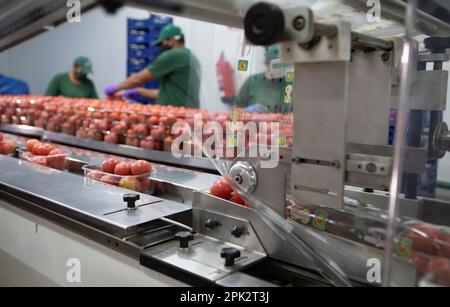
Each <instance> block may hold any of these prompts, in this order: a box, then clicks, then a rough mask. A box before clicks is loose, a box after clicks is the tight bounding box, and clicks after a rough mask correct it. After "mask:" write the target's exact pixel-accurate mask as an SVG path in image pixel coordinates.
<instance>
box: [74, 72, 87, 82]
mask: <svg viewBox="0 0 450 307" xmlns="http://www.w3.org/2000/svg"><path fill="white" fill-rule="evenodd" d="M75 77H77V79H78V80H80V81H85V80H86V79H87V75H86V74H83V73H81V72H77V73H75Z"/></svg>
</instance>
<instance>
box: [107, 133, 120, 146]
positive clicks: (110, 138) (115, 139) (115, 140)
mask: <svg viewBox="0 0 450 307" xmlns="http://www.w3.org/2000/svg"><path fill="white" fill-rule="evenodd" d="M105 142H106V143H111V144H119V135H118V134H117V133H114V132H113V133H110V134H108V135H107V136H105Z"/></svg>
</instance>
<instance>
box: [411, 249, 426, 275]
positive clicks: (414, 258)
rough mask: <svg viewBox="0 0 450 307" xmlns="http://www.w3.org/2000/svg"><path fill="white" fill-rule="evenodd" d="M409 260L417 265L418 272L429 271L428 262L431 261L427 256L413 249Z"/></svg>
mask: <svg viewBox="0 0 450 307" xmlns="http://www.w3.org/2000/svg"><path fill="white" fill-rule="evenodd" d="M409 260H411V262H412V263H414V264H415V265H416V269H417V273H419V274H420V275H421V274H424V273H426V272H427V268H428V263H429V262H430V260H429V259H428V257H427V256H425V255H424V254H422V253H418V252H414V251H412V252H411V255H410V256H409Z"/></svg>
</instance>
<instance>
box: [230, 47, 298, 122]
mask: <svg viewBox="0 0 450 307" xmlns="http://www.w3.org/2000/svg"><path fill="white" fill-rule="evenodd" d="M279 56H280V54H279V47H278V45H273V46H270V47H268V48H266V53H265V65H266V71H265V72H263V73H260V74H255V75H252V76H250V77H248V78H247V80H246V81H245V83H244V85H243V86H242V88H241V90H240V92H239V96H238V97H237V98H236V100H235V105H237V106H239V107H243V108H245V110H246V111H247V112H249V113H283V114H286V113H291V112H292V91H293V83H288V82H287V81H286V72H287V70H286V65H285V64H283V63H276V64H274V65H273V66H275V69H276V70H278V71H280V72H281V74H280V73H279V74H278V75H277V76H275V77H274V76H272V73H271V71H270V67H271V63H272V61H274V60H277V59H279ZM277 66H279V67H277Z"/></svg>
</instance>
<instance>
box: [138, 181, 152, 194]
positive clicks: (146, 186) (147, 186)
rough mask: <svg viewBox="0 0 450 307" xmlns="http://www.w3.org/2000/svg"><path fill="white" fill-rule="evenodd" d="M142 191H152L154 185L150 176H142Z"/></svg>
mask: <svg viewBox="0 0 450 307" xmlns="http://www.w3.org/2000/svg"><path fill="white" fill-rule="evenodd" d="M140 181H141V186H142V192H143V193H144V192H148V191H150V189H151V187H152V180H151V179H150V178H142V179H141V180H140Z"/></svg>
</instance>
